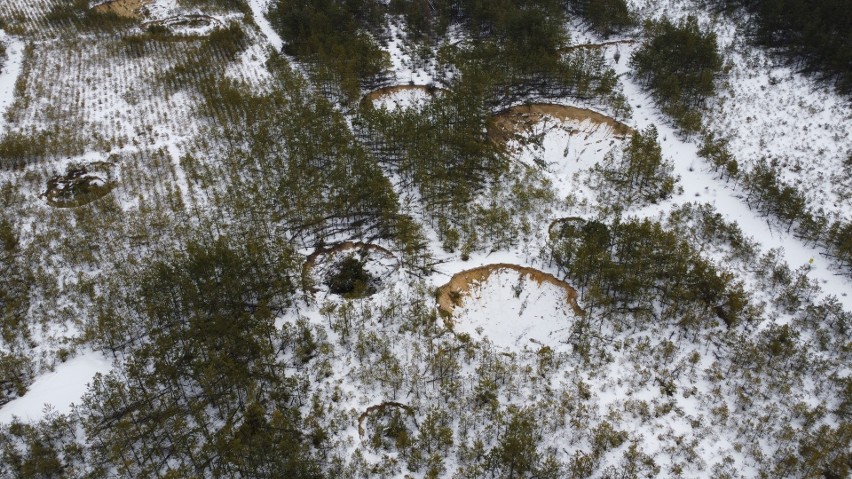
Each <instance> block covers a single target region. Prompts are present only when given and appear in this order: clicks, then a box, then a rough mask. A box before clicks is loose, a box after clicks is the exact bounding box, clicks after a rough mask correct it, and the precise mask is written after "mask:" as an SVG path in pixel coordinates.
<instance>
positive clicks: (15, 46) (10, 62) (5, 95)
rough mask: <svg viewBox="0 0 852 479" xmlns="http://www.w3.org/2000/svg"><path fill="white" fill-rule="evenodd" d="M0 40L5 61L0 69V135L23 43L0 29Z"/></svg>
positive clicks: (2, 130)
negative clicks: (4, 51) (4, 48)
mask: <svg viewBox="0 0 852 479" xmlns="http://www.w3.org/2000/svg"><path fill="white" fill-rule="evenodd" d="M0 42H2V43H3V44H5V45H6V61H5V62H4V64H3V67H2V69H0V136H2V135H3V134H4V133H5V131H6V112H7V110H8V109H9V107H11V106H12V103H14V101H15V82H16V81H17V80H18V76H19V75H20V74H21V63H22V62H23V60H24V43H23V42H22V41H21V40H19V39H17V38H14V37H10V36H8V35H6V32H4V31H3V30H2V29H0Z"/></svg>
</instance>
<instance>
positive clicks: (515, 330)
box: [438, 263, 583, 349]
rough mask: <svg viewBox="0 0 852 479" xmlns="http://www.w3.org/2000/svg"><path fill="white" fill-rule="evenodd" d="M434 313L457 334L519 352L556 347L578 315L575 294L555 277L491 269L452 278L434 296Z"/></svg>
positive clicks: (516, 268) (510, 268)
mask: <svg viewBox="0 0 852 479" xmlns="http://www.w3.org/2000/svg"><path fill="white" fill-rule="evenodd" d="M438 307H439V308H440V310H441V312H442V315H443V316H444V318H445V322H446V323H447V324H448V325H449V326H451V327H452V329H453V331H454V332H455V333H456V334H460V333H465V334H469V335H470V336H472V337H474V338H476V339H482V338H485V337H487V338H489V339H490V340H491V342H493V343H494V344H495V345H497V346H502V347H506V348H511V349H520V348H523V347H525V346H527V347H531V346H532V345H533V344H536V345H539V346H541V345H548V346H555V345H557V344H558V343H559V342H561V341H562V340H563V339H564V337H566V336H567V330H568V329H569V328H570V327H571V324H572V323H573V321H574V318H576V317H577V316H579V315H582V314H583V312H582V310H581V309H580V308H579V306H578V305H577V292H576V291H575V290H574V288H572V287H571V286H570V285H569V284H568V283H565V282H564V281H561V280H559V279H558V278H556V277H555V276H553V275H551V274H548V273H545V272H542V271H539V270H536V269H533V268H527V267H524V266H518V265H513V264H503V263H501V264H493V265H487V266H482V267H479V268H474V269H470V270H467V271H462V272H460V273H457V274H455V275H454V276H453V277H452V279H451V280H450V282H449V283H447V284H445V285H444V286H442V287H441V288H439V290H438Z"/></svg>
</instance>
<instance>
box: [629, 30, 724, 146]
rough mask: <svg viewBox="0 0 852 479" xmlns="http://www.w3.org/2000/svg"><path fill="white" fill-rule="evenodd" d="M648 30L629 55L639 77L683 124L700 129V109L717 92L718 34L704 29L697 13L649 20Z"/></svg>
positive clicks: (719, 64) (720, 65)
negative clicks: (682, 16)
mask: <svg viewBox="0 0 852 479" xmlns="http://www.w3.org/2000/svg"><path fill="white" fill-rule="evenodd" d="M645 31H646V35H647V40H645V42H643V43H642V45H641V46H640V47H639V48H638V49H637V50H636V51H635V52H634V53H633V56H632V57H631V59H630V63H631V65H632V66H633V68H634V69H635V71H636V73H635V74H636V77H637V78H638V79H639V81H641V82H642V83H643V84H645V85H646V86H647V87H648V88H650V89H651V92H652V93H653V94H654V97H655V99H656V100H657V102H658V103H659V104H660V105H661V107H662V109H663V110H664V111H665V112H666V113H668V114H669V115H671V116H672V117H673V118H674V119H675V121H676V122H677V123H678V125H679V126H680V127H681V128H683V129H684V130H686V131H698V130H699V129H700V127H701V113H700V109H701V107H702V106H703V104H704V100H705V99H706V98H708V97H711V96H713V95H714V94H715V93H716V87H715V79H716V77H717V76H718V74H719V72H720V71H721V69H722V57H721V55H720V54H719V51H718V46H717V45H716V34H715V33H713V32H710V31H702V30H701V28H700V27H699V26H698V20H697V19H696V18H695V17H687V18H686V19H684V20H682V21H680V22H678V23H672V22H671V21H670V20H669V19H668V18H663V19H662V20H660V21H658V22H647V23H646V25H645Z"/></svg>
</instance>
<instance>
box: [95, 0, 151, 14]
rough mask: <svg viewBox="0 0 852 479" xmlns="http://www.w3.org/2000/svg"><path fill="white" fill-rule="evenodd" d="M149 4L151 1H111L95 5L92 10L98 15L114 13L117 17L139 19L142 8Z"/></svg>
mask: <svg viewBox="0 0 852 479" xmlns="http://www.w3.org/2000/svg"><path fill="white" fill-rule="evenodd" d="M149 3H151V0H111V1H109V2H105V3H101V4H99V5H95V6H94V7H93V8H94V10H95V11H96V12H98V13H114V14H116V15H118V16H119V17H125V18H140V17H141V16H142V15H141V10H142V7H144V6H145V5H148V4H149Z"/></svg>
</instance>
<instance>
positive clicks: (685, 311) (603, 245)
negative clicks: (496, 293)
mask: <svg viewBox="0 0 852 479" xmlns="http://www.w3.org/2000/svg"><path fill="white" fill-rule="evenodd" d="M550 248H551V256H552V259H553V260H554V261H555V262H556V265H557V266H558V267H559V269H560V270H561V271H562V272H563V274H564V275H565V276H566V277H567V278H568V279H570V281H571V284H573V285H575V286H576V287H577V288H578V290H579V291H580V293H581V294H582V296H583V301H584V304H585V305H587V307H588V308H589V309H590V310H592V311H594V310H600V312H601V314H603V315H604V316H614V317H618V316H619V315H623V314H630V315H632V317H633V318H634V319H636V320H640V321H641V320H643V318H644V320H658V321H675V322H676V323H677V324H679V325H680V326H682V327H684V328H695V327H701V326H702V325H705V324H707V321H708V319H710V318H712V317H718V318H719V319H721V320H722V321H724V322H725V324H727V325H728V327H733V326H734V325H736V324H737V323H738V322H739V321H740V319H741V316H742V315H743V314H742V313H743V312H744V310H745V309H746V306H747V298H746V296H745V293H744V291H743V287H742V285H741V284H739V283H737V282H735V281H734V278H733V275H732V274H730V273H728V272H725V271H720V270H719V269H718V268H717V267H716V266H715V265H714V264H713V263H712V262H710V261H708V260H706V259H704V258H702V257H701V255H700V254H699V253H698V252H697V251H696V250H695V249H694V248H692V247H691V246H690V245H689V244H688V243H687V242H686V241H684V240H683V239H681V238H680V237H679V236H678V235H677V234H676V233H674V232H672V231H669V230H666V229H664V228H663V226H662V225H661V224H660V223H657V222H654V221H651V220H648V219H644V220H634V219H629V220H624V221H616V222H615V223H613V224H612V225H606V224H604V223H601V222H598V221H594V220H589V221H587V220H583V219H580V218H568V219H566V220H563V221H561V222H559V223H556V224H554V228H553V230H552V231H551V246H550ZM658 308H659V309H658ZM711 324H712V323H711Z"/></svg>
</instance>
